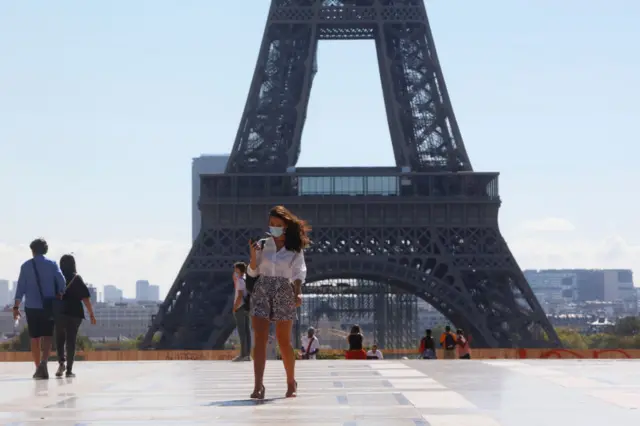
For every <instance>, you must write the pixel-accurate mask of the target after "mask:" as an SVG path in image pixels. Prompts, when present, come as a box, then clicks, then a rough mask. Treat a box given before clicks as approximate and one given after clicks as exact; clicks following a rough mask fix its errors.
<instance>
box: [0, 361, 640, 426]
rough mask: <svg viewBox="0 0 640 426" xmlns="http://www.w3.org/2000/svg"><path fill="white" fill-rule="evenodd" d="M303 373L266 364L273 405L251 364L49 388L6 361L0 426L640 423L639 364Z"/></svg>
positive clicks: (404, 365)
mask: <svg viewBox="0 0 640 426" xmlns="http://www.w3.org/2000/svg"><path fill="white" fill-rule="evenodd" d="M54 367H55V363H52V364H51V368H50V370H53V369H54ZM297 367H298V374H297V378H298V382H299V395H298V398H292V399H284V398H283V396H284V393H285V384H284V372H283V369H282V364H281V363H280V362H278V361H269V363H268V364H267V374H266V381H265V385H266V390H267V392H266V399H265V400H264V401H262V402H256V401H252V400H249V399H248V398H247V397H248V395H249V393H250V392H251V388H252V365H251V363H247V362H245V363H232V362H229V361H158V362H152V361H147V362H79V363H78V364H77V371H76V373H77V374H78V377H76V378H73V379H55V378H52V379H50V380H48V381H34V380H33V379H31V377H30V376H31V374H32V366H31V365H30V364H26V363H2V364H0V386H1V387H2V392H1V393H0V395H1V396H0V424H2V425H11V426H18V425H55V426H66V425H69V426H71V425H73V426H86V425H103V426H104V425H114V426H115V425H118V426H124V425H176V426H178V425H180V426H188V425H210V424H211V425H214V424H215V425H220V426H224V425H229V426H230V425H234V426H247V425H263V426H268V425H273V426H275V425H282V426H288V425H300V426H321V425H322V426H501V425H502V426H534V425H535V426H553V425H562V426H567V425H576V426H578V425H579V426H589V425H598V426H602V425H607V424H610V425H616V426H626V425H629V426H637V425H640V362H637V361H631V360H630V361H624V360H608V361H607V360H600V361H599V360H556V361H553V360H537V361H533V360H532V361H513V360H495V361H391V360H389V361H301V362H298V363H297ZM51 373H53V371H51Z"/></svg>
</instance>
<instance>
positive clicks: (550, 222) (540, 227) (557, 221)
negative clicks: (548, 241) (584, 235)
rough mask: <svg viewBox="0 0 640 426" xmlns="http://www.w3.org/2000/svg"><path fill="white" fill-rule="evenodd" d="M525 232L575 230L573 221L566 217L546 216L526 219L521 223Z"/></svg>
mask: <svg viewBox="0 0 640 426" xmlns="http://www.w3.org/2000/svg"><path fill="white" fill-rule="evenodd" d="M522 229H523V230H524V231H527V232H570V231H575V229H576V227H575V226H574V225H573V223H571V222H569V221H568V220H566V219H561V218H557V217H548V218H544V219H540V220H528V221H526V222H524V223H523V224H522Z"/></svg>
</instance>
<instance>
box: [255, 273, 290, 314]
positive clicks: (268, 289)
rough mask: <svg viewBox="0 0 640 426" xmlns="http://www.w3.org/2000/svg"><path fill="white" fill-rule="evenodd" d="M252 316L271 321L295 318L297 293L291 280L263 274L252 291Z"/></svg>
mask: <svg viewBox="0 0 640 426" xmlns="http://www.w3.org/2000/svg"><path fill="white" fill-rule="evenodd" d="M251 316H254V317H258V318H266V319H268V320H270V321H293V320H295V319H296V295H295V291H294V288H293V284H291V281H289V280H288V279H287V278H283V277H265V276H262V275H261V276H260V277H259V278H258V281H256V285H255V288H254V289H253V293H251Z"/></svg>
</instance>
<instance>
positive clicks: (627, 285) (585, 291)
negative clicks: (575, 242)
mask: <svg viewBox="0 0 640 426" xmlns="http://www.w3.org/2000/svg"><path fill="white" fill-rule="evenodd" d="M524 275H525V278H526V279H527V281H528V283H529V285H530V286H531V290H533V293H534V294H535V295H536V297H537V298H538V301H539V302H540V304H541V305H542V307H543V309H545V311H547V312H549V311H553V308H554V306H559V305H562V304H565V303H569V302H594V301H599V302H620V303H622V306H624V309H625V311H626V312H628V313H631V314H635V313H637V312H638V299H637V293H636V290H635V288H634V286H633V272H632V271H631V270H630V269H546V270H525V271H524Z"/></svg>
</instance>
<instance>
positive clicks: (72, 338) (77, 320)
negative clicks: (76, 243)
mask: <svg viewBox="0 0 640 426" xmlns="http://www.w3.org/2000/svg"><path fill="white" fill-rule="evenodd" d="M60 269H61V270H62V274H63V275H64V277H65V280H66V283H67V285H66V287H65V291H64V296H63V297H62V301H63V304H62V312H61V314H60V315H59V316H58V317H57V318H56V346H57V348H56V349H57V351H58V362H59V363H60V365H59V367H58V371H57V372H56V377H62V374H63V373H64V372H65V362H66V376H67V377H74V376H75V375H74V374H73V360H74V358H75V354H76V338H77V337H78V329H79V328H80V324H81V323H82V320H83V319H84V309H83V307H82V304H83V303H84V305H85V306H86V307H87V311H88V312H89V318H90V319H91V324H94V325H95V323H96V317H95V316H94V314H93V306H92V305H91V294H90V293H89V289H88V288H87V285H86V284H85V283H84V281H83V280H82V277H81V276H80V275H78V273H77V271H76V260H75V259H74V257H73V256H71V255H70V254H65V255H64V256H62V257H61V258H60ZM65 345H66V358H65Z"/></svg>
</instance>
